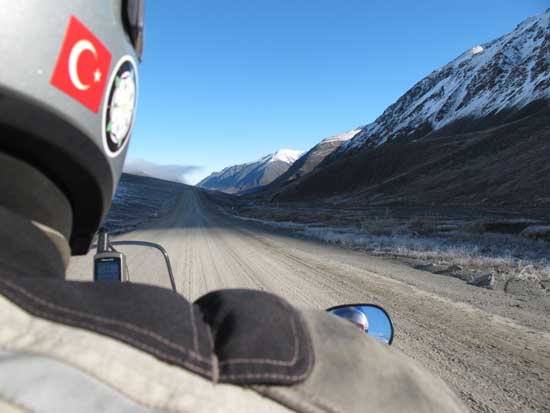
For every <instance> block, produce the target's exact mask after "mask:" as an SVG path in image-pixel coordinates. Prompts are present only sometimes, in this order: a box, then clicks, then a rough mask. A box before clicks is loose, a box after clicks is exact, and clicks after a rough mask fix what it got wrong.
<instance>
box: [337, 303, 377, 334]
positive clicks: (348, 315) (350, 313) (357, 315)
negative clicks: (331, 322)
mask: <svg viewBox="0 0 550 413" xmlns="http://www.w3.org/2000/svg"><path fill="white" fill-rule="evenodd" d="M332 313H333V314H334V315H337V316H338V317H342V318H345V319H346V320H348V321H351V322H352V323H353V324H355V325H356V326H358V327H360V328H361V329H362V330H363V331H365V332H368V331H369V321H368V320H367V316H366V315H365V313H363V312H362V311H360V310H358V309H356V308H353V307H344V308H337V309H335V310H333V311H332Z"/></svg>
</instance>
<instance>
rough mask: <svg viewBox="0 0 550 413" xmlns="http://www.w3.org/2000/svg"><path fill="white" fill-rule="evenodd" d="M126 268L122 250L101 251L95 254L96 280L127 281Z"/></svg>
mask: <svg viewBox="0 0 550 413" xmlns="http://www.w3.org/2000/svg"><path fill="white" fill-rule="evenodd" d="M125 269H126V261H125V257H124V254H122V253H121V252H101V253H98V254H96V255H95V256H94V281H114V282H122V281H126V279H127V277H126V275H125Z"/></svg>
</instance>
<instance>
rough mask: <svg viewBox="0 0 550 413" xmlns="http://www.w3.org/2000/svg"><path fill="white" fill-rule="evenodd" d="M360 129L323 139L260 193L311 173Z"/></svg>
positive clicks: (256, 191)
mask: <svg viewBox="0 0 550 413" xmlns="http://www.w3.org/2000/svg"><path fill="white" fill-rule="evenodd" d="M360 131H361V129H355V130H352V131H349V132H345V133H342V134H340V135H335V136H331V137H329V138H326V139H323V140H322V141H321V142H319V143H318V144H317V145H315V146H314V147H313V148H311V149H310V150H309V151H307V152H306V153H304V154H303V155H302V156H301V157H300V158H299V159H298V160H296V162H294V163H293V164H292V166H291V167H290V168H289V169H288V170H287V171H286V172H285V173H283V174H282V175H281V176H279V177H278V178H277V179H275V180H274V181H273V182H272V183H271V184H269V185H266V186H264V187H262V188H261V193H268V192H272V191H275V190H277V189H280V188H282V187H284V186H285V185H287V184H289V183H290V182H292V181H294V180H296V179H299V178H301V177H302V176H305V175H307V174H308V173H310V172H311V171H313V170H314V169H315V168H316V167H317V165H319V164H320V163H321V162H322V161H323V160H325V159H326V158H327V156H329V155H331V154H332V153H334V152H335V151H336V150H338V149H339V148H340V147H341V146H342V145H344V144H345V143H346V142H348V141H349V140H350V139H352V138H353V137H354V136H356V135H357V134H358V133H359V132H360ZM250 192H251V193H255V194H259V193H260V192H259V189H256V190H255V191H250Z"/></svg>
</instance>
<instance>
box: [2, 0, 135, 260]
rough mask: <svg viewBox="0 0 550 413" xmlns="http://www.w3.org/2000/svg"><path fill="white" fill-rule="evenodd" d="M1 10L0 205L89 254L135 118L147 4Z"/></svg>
mask: <svg viewBox="0 0 550 413" xmlns="http://www.w3.org/2000/svg"><path fill="white" fill-rule="evenodd" d="M0 6H1V7H0V27H1V29H0V32H1V36H0V56H1V57H0V59H2V65H0V134H1V138H0V177H1V178H0V191H1V192H0V193H1V194H2V195H0V207H2V208H5V209H7V210H9V211H11V212H13V213H15V214H18V215H19V216H23V217H25V218H27V219H30V220H31V221H32V222H34V223H36V224H38V225H41V226H43V227H45V228H48V229H49V230H50V231H53V232H56V233H58V234H61V235H62V236H63V237H64V238H65V239H66V241H67V243H68V244H69V245H70V249H71V252H72V254H73V255H78V254H84V253H86V252H87V251H88V248H89V246H90V243H91V240H92V238H93V236H94V234H95V232H96V231H97V229H98V228H99V226H100V224H101V222H102V221H103V219H104V217H105V215H106V214H107V212H108V210H109V208H110V205H111V200H112V197H113V195H114V192H115V189H116V186H117V184H118V180H119V178H120V175H121V173H122V166H123V163H124V159H125V156H126V150H127V147H128V141H129V139H130V134H131V129H132V125H133V122H134V118H135V109H136V104H137V89H138V62H139V61H140V60H141V55H142V50H143V26H144V25H143V0H94V1H89V0H70V1H62V0H51V1H47V2H46V1H40V0H18V1H8V0H0Z"/></svg>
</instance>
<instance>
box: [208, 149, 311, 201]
mask: <svg viewBox="0 0 550 413" xmlns="http://www.w3.org/2000/svg"><path fill="white" fill-rule="evenodd" d="M302 154H303V151H297V150H292V149H281V150H279V151H277V152H275V153H272V154H270V155H267V156H264V157H263V158H261V159H259V160H257V161H254V162H249V163H245V164H241V165H233V166H229V167H227V168H224V169H223V170H222V171H220V172H214V173H212V174H210V175H209V176H208V177H206V178H205V179H203V180H202V181H201V182H199V183H198V185H197V186H199V187H201V188H205V189H213V190H217V191H222V192H227V193H239V192H243V191H247V190H251V189H253V188H257V187H260V186H263V185H267V184H269V183H271V182H273V180H275V179H276V178H278V177H279V176H280V175H281V174H283V173H285V172H286V171H287V170H288V168H290V167H291V166H292V164H293V163H294V162H295V161H296V160H297V159H298V158H299V157H300V156H301V155H302Z"/></svg>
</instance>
